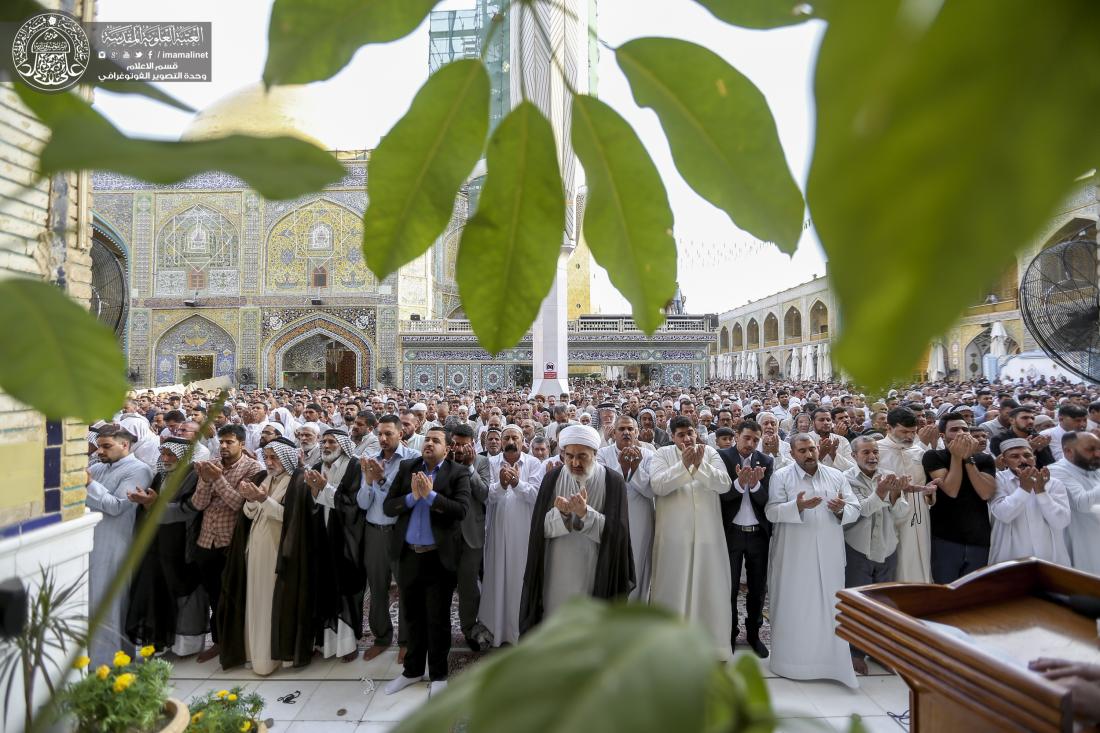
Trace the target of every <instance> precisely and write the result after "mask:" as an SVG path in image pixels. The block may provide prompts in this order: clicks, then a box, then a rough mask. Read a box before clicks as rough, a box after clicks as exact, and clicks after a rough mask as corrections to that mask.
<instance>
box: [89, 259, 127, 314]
mask: <svg viewBox="0 0 1100 733" xmlns="http://www.w3.org/2000/svg"><path fill="white" fill-rule="evenodd" d="M91 310H92V314H93V315H95V317H96V318H98V319H99V322H100V323H102V324H103V325H104V326H106V327H107V328H109V329H111V330H112V331H114V332H115V334H116V335H121V334H122V324H123V322H124V321H125V319H126V272H125V270H124V269H123V267H122V260H121V259H120V258H119V256H118V255H117V254H115V253H114V252H112V251H111V250H110V249H109V248H108V247H106V246H104V245H103V244H102V243H101V242H99V241H98V240H95V239H93V240H92V300H91Z"/></svg>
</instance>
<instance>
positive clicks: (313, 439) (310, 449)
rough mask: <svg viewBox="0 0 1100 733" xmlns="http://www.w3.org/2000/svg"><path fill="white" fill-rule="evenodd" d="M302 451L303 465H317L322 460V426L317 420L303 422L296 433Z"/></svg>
mask: <svg viewBox="0 0 1100 733" xmlns="http://www.w3.org/2000/svg"><path fill="white" fill-rule="evenodd" d="M294 437H295V438H297V439H298V447H299V449H300V450H301V452H302V455H301V462H302V465H303V466H316V465H317V463H318V461H320V460H321V426H320V425H318V424H317V423H315V422H307V423H302V425H301V427H299V428H298V430H297V431H296V432H295V433H294Z"/></svg>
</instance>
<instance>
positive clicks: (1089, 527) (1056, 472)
mask: <svg viewBox="0 0 1100 733" xmlns="http://www.w3.org/2000/svg"><path fill="white" fill-rule="evenodd" d="M1050 476H1051V478H1055V479H1058V480H1059V481H1061V482H1062V483H1063V484H1064V485H1065V487H1066V492H1067V494H1068V495H1069V506H1070V509H1071V512H1070V520H1069V528H1068V529H1066V542H1067V543H1068V545H1069V555H1070V559H1071V560H1072V561H1073V567H1075V568H1077V569H1078V570H1083V571H1084V572H1086V573H1092V574H1093V575H1097V574H1100V542H1097V537H1100V514H1098V513H1097V511H1096V509H1097V505H1100V438H1098V437H1097V436H1096V435H1095V434H1093V433H1086V432H1067V433H1066V434H1065V435H1063V436H1062V459H1061V460H1059V461H1057V462H1056V463H1054V464H1053V465H1052V466H1050Z"/></svg>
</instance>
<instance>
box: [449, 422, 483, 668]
mask: <svg viewBox="0 0 1100 733" xmlns="http://www.w3.org/2000/svg"><path fill="white" fill-rule="evenodd" d="M450 436H451V437H450V452H451V456H450V457H451V460H453V461H454V462H455V463H457V464H460V465H463V466H466V467H467V468H468V469H469V471H470V504H469V507H468V508H467V510H466V517H465V519H463V520H462V524H461V527H462V544H461V547H460V548H459V553H458V620H459V624H460V625H461V626H462V633H463V635H465V637H466V644H467V645H469V647H470V648H471V649H473V650H474V651H475V652H476V651H480V650H481V644H480V643H479V642H478V641H477V639H476V638H475V637H476V636H477V634H476V633H475V629H474V627H475V625H476V624H477V610H478V607H479V606H480V605H481V586H480V585H479V582H478V577H479V575H480V573H481V556H482V553H483V551H484V549H485V500H486V498H488V496H489V459H488V458H486V457H485V456H479V455H477V452H476V450H475V448H474V429H473V428H472V427H471V426H470V425H469V424H468V423H459V424H457V425H455V426H454V427H453V428H451V429H450Z"/></svg>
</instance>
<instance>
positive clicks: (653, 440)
mask: <svg viewBox="0 0 1100 733" xmlns="http://www.w3.org/2000/svg"><path fill="white" fill-rule="evenodd" d="M646 438H649V440H646ZM638 440H639V441H641V442H644V443H650V444H651V445H652V446H653V448H654V450H656V449H658V448H664V447H665V446H666V445H668V444H669V443H670V442H671V441H670V440H669V438H668V433H666V432H665V431H664V430H662V429H661V428H660V427H658V426H657V413H656V412H654V411H653V410H651V409H649V408H648V407H647V408H646V409H644V410H642V411H640V412H639V413H638ZM635 570H637V568H635ZM639 577H640V576H639ZM647 582H648V581H647Z"/></svg>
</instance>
